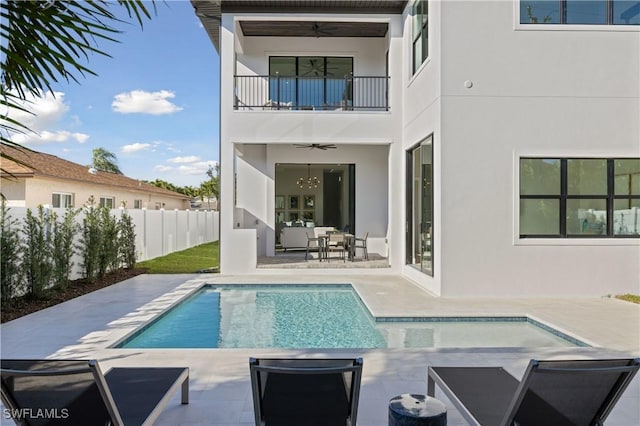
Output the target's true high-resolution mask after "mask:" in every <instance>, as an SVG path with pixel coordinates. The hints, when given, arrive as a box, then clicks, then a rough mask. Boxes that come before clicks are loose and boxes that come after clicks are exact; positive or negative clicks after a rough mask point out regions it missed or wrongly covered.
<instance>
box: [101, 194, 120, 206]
mask: <svg viewBox="0 0 640 426" xmlns="http://www.w3.org/2000/svg"><path fill="white" fill-rule="evenodd" d="M106 200H111V207H109V206H107V201H106ZM98 205H99V206H100V207H107V208H110V209H115V208H116V197H114V196H110V195H101V196H100V200H99V201H98Z"/></svg>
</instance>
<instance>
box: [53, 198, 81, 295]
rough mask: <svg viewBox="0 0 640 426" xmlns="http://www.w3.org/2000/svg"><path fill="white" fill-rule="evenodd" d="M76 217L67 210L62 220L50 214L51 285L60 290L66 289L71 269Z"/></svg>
mask: <svg viewBox="0 0 640 426" xmlns="http://www.w3.org/2000/svg"><path fill="white" fill-rule="evenodd" d="M77 215H78V211H77V210H74V209H72V208H69V209H67V210H66V212H65V214H64V217H63V218H62V220H58V217H57V215H56V214H55V213H52V217H51V222H52V223H53V283H54V285H56V286H58V287H60V288H64V287H66V285H67V283H68V281H69V277H70V275H71V269H72V268H73V262H72V261H71V259H72V258H73V255H74V253H75V248H74V246H73V240H74V236H75V234H76V232H77V231H78V225H77V224H76V221H75V219H76V216H77Z"/></svg>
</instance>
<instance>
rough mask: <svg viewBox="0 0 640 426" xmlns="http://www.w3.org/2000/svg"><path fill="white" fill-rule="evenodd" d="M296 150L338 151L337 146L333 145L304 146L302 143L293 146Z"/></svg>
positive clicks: (307, 144) (316, 144) (312, 144)
mask: <svg viewBox="0 0 640 426" xmlns="http://www.w3.org/2000/svg"><path fill="white" fill-rule="evenodd" d="M293 145H294V146H295V147H296V148H308V149H321V150H323V151H326V150H327V149H336V148H337V146H335V145H334V144H332V143H325V144H322V143H306V144H302V143H294V144H293Z"/></svg>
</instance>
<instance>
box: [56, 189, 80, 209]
mask: <svg viewBox="0 0 640 426" xmlns="http://www.w3.org/2000/svg"><path fill="white" fill-rule="evenodd" d="M56 195H57V196H58V197H59V198H58V205H57V206H56V205H55V204H56V203H55V202H54V199H53V197H54V196H56ZM62 197H65V198H66V197H68V199H69V205H65V206H62V205H61V204H62V203H61V202H60V201H62ZM74 198H75V197H74V196H73V193H71V192H58V191H55V192H52V193H51V206H52V207H54V208H63V209H66V208H69V207H73V205H74V201H75V200H74Z"/></svg>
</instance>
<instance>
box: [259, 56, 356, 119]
mask: <svg viewBox="0 0 640 426" xmlns="http://www.w3.org/2000/svg"><path fill="white" fill-rule="evenodd" d="M269 76H270V79H269V97H270V99H271V100H272V101H276V100H277V102H279V103H280V104H279V105H280V106H284V107H292V108H294V109H305V108H310V109H311V108H312V109H324V108H336V107H344V106H348V105H347V103H348V102H351V99H352V93H351V91H352V90H353V89H352V87H351V86H352V84H351V80H352V77H353V58H348V57H346V58H345V57H325V56H271V57H270V58H269Z"/></svg>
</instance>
